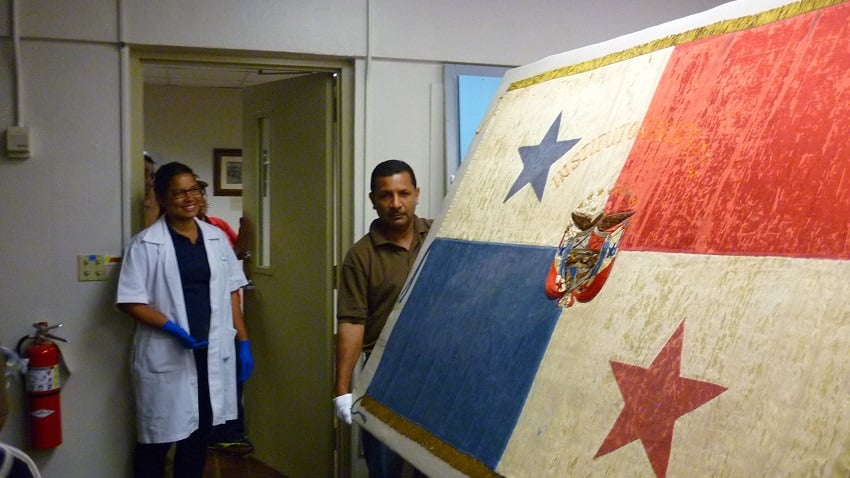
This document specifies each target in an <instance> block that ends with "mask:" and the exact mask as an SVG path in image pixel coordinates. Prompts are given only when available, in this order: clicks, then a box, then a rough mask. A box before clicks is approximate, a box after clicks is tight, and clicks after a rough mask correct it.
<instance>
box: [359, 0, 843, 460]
mask: <svg viewBox="0 0 850 478" xmlns="http://www.w3.org/2000/svg"><path fill="white" fill-rule="evenodd" d="M767 3H769V5H768V4H767ZM848 123H850V2H842V1H817V0H809V1H801V2H794V3H787V2H785V3H783V2H781V1H779V0H766V1H765V2H748V1H741V2H732V3H729V4H725V5H722V6H721V7H718V8H716V9H714V10H710V11H708V12H705V13H704V14H701V15H697V16H694V17H689V18H688V19H686V21H685V20H683V21H679V22H672V23H671V24H667V25H663V26H659V27H658V28H655V29H649V30H647V31H645V32H642V33H641V34H640V35H637V34H636V35H633V36H628V37H624V38H623V39H615V40H612V41H611V42H606V43H604V44H600V45H597V46H594V47H589V48H587V49H581V50H577V51H575V52H567V53H565V54H563V55H557V56H554V57H551V58H547V59H545V60H542V61H541V62H538V63H535V64H532V65H527V66H525V67H520V68H518V69H516V70H513V71H511V72H509V74H508V76H507V77H506V80H505V83H504V85H503V88H502V90H501V92H500V96H499V98H498V99H497V100H496V101H495V102H494V104H493V105H492V106H491V109H490V112H489V114H488V117H487V119H486V120H485V122H484V124H483V125H482V128H481V130H480V133H479V135H478V138H477V139H476V140H475V142H474V143H473V148H472V150H471V151H472V153H471V154H470V155H469V156H468V157H467V158H466V159H465V161H464V165H463V167H462V170H461V173H460V175H459V178H458V180H457V181H456V183H455V186H454V189H453V190H452V192H451V193H450V196H449V198H447V201H448V207H447V209H446V212H445V213H444V214H443V216H442V217H439V218H437V220H436V222H435V224H434V227H433V228H432V230H431V235H430V236H429V238H428V242H427V243H426V245H425V248H424V249H423V252H422V253H421V255H420V257H419V260H418V263H417V265H416V268H415V271H414V273H413V274H412V276H411V278H410V280H409V281H408V284H407V287H406V289H405V291H404V292H403V293H402V296H401V297H400V298H399V303H398V304H397V306H396V308H395V310H394V312H393V314H392V315H391V317H390V319H389V322H388V325H387V327H386V329H385V330H384V333H383V335H382V337H381V340H380V341H379V343H378V345H377V347H376V348H375V351H374V352H373V355H372V359H371V360H370V361H369V364H368V365H367V367H366V370H365V371H364V374H363V376H362V380H360V381H359V383H358V384H356V387H355V395H356V396H359V397H358V398H359V400H358V401H357V409H358V411H360V412H361V414H359V415H358V416H359V417H361V418H360V420H361V422H362V423H363V426H364V427H365V428H367V429H368V430H369V431H370V432H371V433H373V434H374V435H376V436H378V437H379V438H380V439H382V440H383V441H385V442H386V443H388V444H389V445H390V446H391V447H392V448H394V449H396V450H397V451H398V452H399V453H401V454H402V455H403V456H404V457H405V458H406V459H407V460H408V461H410V462H412V463H413V464H414V465H415V466H417V467H418V468H420V469H421V470H422V471H424V472H426V473H428V474H430V475H432V476H441V477H442V476H464V475H466V476H508V477H540V476H558V477H561V476H656V477H663V476H670V477H675V476H683V477H684V476H687V477H691V476H848V474H850V281H848V280H847V278H848V277H850V227H848V220H847V219H846V218H848V217H850V179H848V178H850V135H848V134H847V131H846V125H847V124H848Z"/></svg>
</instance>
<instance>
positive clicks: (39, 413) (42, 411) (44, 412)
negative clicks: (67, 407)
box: [32, 408, 56, 418]
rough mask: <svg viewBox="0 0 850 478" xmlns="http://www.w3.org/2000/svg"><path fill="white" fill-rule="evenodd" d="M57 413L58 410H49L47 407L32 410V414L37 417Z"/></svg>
mask: <svg viewBox="0 0 850 478" xmlns="http://www.w3.org/2000/svg"><path fill="white" fill-rule="evenodd" d="M54 413H56V410H48V409H46V408H41V409H39V410H35V411H33V412H32V416H34V417H35V418H44V417H48V416H50V415H53V414H54Z"/></svg>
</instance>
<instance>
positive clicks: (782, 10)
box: [508, 0, 847, 91]
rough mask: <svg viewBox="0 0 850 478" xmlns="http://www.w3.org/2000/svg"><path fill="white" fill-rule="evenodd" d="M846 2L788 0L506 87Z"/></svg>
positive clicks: (561, 74)
mask: <svg viewBox="0 0 850 478" xmlns="http://www.w3.org/2000/svg"><path fill="white" fill-rule="evenodd" d="M845 1H847V0H803V1H801V2H797V3H791V4H788V5H784V6H781V7H777V8H774V9H772V10H766V11H764V12H761V13H757V14H755V15H749V16H746V17H740V18H734V19H730V20H723V21H719V22H716V23H712V24H711V25H706V26H704V27H700V28H695V29H693V30H688V31H686V32H682V33H677V34H675V35H670V36H666V37H664V38H659V39H657V40H653V41H651V42H649V43H644V44H642V45H638V46H635V47H632V48H629V49H627V50H623V51H618V52H616V53H611V54H609V55H605V56H602V57H599V58H594V59H593V60H588V61H583V62H581V63H576V64H574V65H569V66H565V67H561V68H556V69H554V70H549V71H547V72H544V73H541V74H539V75H535V76H530V77H528V78H525V79H522V80H519V81H515V82H513V83H511V85H510V86H509V87H508V91H512V90H519V89H522V88H527V87H529V86H533V85H536V84H538V83H545V82H547V81H549V80H554V79H557V78H563V77H565V76H570V75H576V74H578V73H584V72H587V71H590V70H595V69H597V68H599V67H602V66H606V65H610V64H612V63H617V62H620V61H624V60H628V59H630V58H635V57H638V56H641V55H645V54H647V53H652V52H654V51H658V50H662V49H664V48H669V47H671V46H677V45H681V44H683V43H688V42H692V41H694V40H699V39H702V38H707V37H710V36H715V35H722V34H725V33H734V32H739V31H742V30H747V29H750V28H754V27H758V26H762V25H767V24H768V23H772V22H775V21H778V20H784V19H786V18H791V17H795V16H797V15H802V14H804V13H809V12H811V11H814V10H819V9H821V8H826V7H831V6H833V5H838V4H841V3H844V2H845Z"/></svg>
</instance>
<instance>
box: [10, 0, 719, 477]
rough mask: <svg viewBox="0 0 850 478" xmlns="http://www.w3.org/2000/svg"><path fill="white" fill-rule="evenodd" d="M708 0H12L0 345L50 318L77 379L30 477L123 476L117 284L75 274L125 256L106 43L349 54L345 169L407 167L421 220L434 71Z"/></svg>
mask: <svg viewBox="0 0 850 478" xmlns="http://www.w3.org/2000/svg"><path fill="white" fill-rule="evenodd" d="M10 1H11V0H0V35H2V37H0V122H2V124H0V129H2V130H5V129H6V128H7V127H8V126H9V125H12V124H13V122H14V119H15V114H14V104H15V103H14V102H15V96H14V94H13V93H14V89H13V87H12V82H13V78H14V74H13V71H12V65H13V62H12V61H11V42H10V40H9V38H8V35H9V31H10V29H9V11H10V9H9V5H10ZM719 3H720V2H719V1H711V0H669V1H664V2H661V1H652V2H650V1H644V2H636V1H634V0H620V1H615V0H575V1H563V0H529V1H524V2H495V1H491V0H476V1H467V2H450V1H449V0H434V1H428V2H423V1H421V0H416V1H414V0H404V1H401V0H374V1H367V0H312V1H309V2H304V1H297V0H288V1H284V0H215V1H213V0H180V1H175V0H120V1H119V0H114V1H112V0H18V4H19V7H20V10H21V12H20V19H21V25H20V31H21V34H22V37H23V39H22V48H21V53H22V55H21V60H22V65H23V82H22V94H23V96H22V103H23V111H22V113H23V120H24V122H25V123H26V124H28V125H29V126H30V127H31V128H32V131H33V135H32V136H33V152H34V154H33V157H32V158H31V159H29V160H26V161H21V162H14V161H10V160H8V159H7V158H6V157H5V154H4V153H0V224H2V227H0V277H2V278H0V285H2V287H0V342H2V343H3V344H4V345H13V344H14V342H15V341H16V340H17V339H18V338H19V337H21V336H22V335H24V334H26V333H28V332H29V331H30V328H31V326H30V324H32V323H33V322H36V321H41V320H46V321H48V322H51V323H56V322H64V324H65V327H64V328H63V330H62V335H63V336H65V337H67V338H69V339H70V340H71V343H69V344H68V345H66V346H64V348H63V350H64V351H65V355H66V358H67V359H68V361H69V363H70V365H71V367H72V371H73V376H72V377H71V380H70V381H69V383H68V384H67V386H66V388H65V390H64V391H63V394H62V399H63V406H64V410H63V411H64V419H63V423H64V431H65V443H64V444H63V445H62V446H60V447H59V448H57V449H56V450H54V451H52V452H38V453H33V456H34V458H35V459H36V462H37V463H38V465H39V467H40V468H41V469H42V471H43V475H44V476H46V477H48V478H51V477H56V478H58V477H72V478H73V477H95V478H96V477H104V478H106V477H109V478H114V477H122V476H129V463H130V450H131V448H132V444H133V441H134V438H133V420H132V416H131V410H132V405H131V396H130V392H129V390H130V388H129V380H128V373H127V367H128V365H127V358H126V355H127V350H128V347H129V342H130V335H131V328H132V324H131V320H130V319H128V318H126V317H124V316H122V315H120V314H118V313H117V312H116V311H114V310H113V308H112V307H111V302H112V300H113V297H114V288H115V280H114V278H113V279H112V280H111V281H109V282H77V280H76V275H77V272H76V255H77V254H80V253H107V254H115V255H118V254H120V253H121V246H122V244H121V242H122V235H121V222H122V217H121V214H122V212H121V211H122V204H121V198H122V193H121V186H122V180H123V179H122V163H121V158H122V155H123V154H124V153H123V151H122V143H121V141H122V135H124V134H126V132H124V131H122V130H121V126H120V125H121V118H122V110H121V104H122V103H121V91H122V88H125V87H126V85H122V82H121V75H120V72H121V52H120V49H119V41H124V42H128V43H133V44H150V45H174V46H189V47H204V48H217V49H219V48H220V49H238V50H254V51H258V52H263V51H266V52H276V53H279V52H291V53H300V54H315V55H334V56H341V57H352V58H356V59H358V60H359V61H358V62H357V64H358V65H361V66H363V65H368V66H369V68H368V72H366V73H365V78H366V80H365V84H362V83H361V84H358V85H357V87H356V89H357V91H358V92H359V93H360V95H359V96H358V98H357V102H358V106H357V109H358V111H362V112H363V115H362V117H365V119H366V124H365V125H363V124H361V125H358V126H357V131H365V136H363V137H358V138H355V145H356V146H361V145H362V146H363V147H364V152H363V153H362V154H358V155H357V156H356V157H357V158H359V159H358V161H359V164H356V165H355V168H356V169H357V170H359V171H360V172H361V173H362V172H364V171H368V170H370V169H371V167H372V165H374V164H376V163H377V162H379V161H381V160H384V159H388V158H393V157H397V158H401V159H406V160H409V162H410V163H411V164H412V165H413V166H414V168H415V169H416V170H417V173H418V176H419V181H420V186H422V187H423V191H425V192H426V194H424V195H423V204H422V206H421V209H420V211H421V212H422V213H423V215H426V216H433V215H435V214H438V213H439V208H440V206H439V204H438V202H439V199H438V198H437V197H436V196H438V195H439V191H441V186H436V185H435V183H436V182H437V181H442V177H443V176H442V165H441V161H442V153H441V152H440V144H441V141H442V130H441V129H440V128H439V127H437V126H438V125H439V122H440V121H441V120H442V117H441V115H442V108H441V107H440V105H439V101H435V99H439V92H440V91H441V88H442V85H441V84H440V82H441V81H442V80H441V74H442V68H441V67H442V62H444V61H451V62H468V63H485V64H499V65H518V64H523V63H526V62H530V61H533V60H536V59H538V58H541V57H543V56H546V55H550V54H553V53H556V52H560V51H564V50H569V49H572V48H576V47H579V46H582V45H586V44H589V43H593V42H596V41H599V40H603V39H606V38H610V37H613V36H616V35H619V34H623V33H626V32H630V31H634V30H638V29H641V28H644V27H646V26H650V25H652V24H656V23H660V22H662V21H666V20H669V19H672V18H676V17H679V16H682V15H685V14H688V13H693V12H697V11H700V10H703V9H706V8H708V7H711V6H713V5H716V4H719ZM370 12H371V15H370ZM370 16H371V22H370V21H368V20H367V19H368V18H369V17H370ZM367 25H370V26H371V31H368V30H367ZM367 58H369V59H370V60H367ZM363 73H364V72H363V71H361V72H360V74H359V75H358V78H364V76H363ZM2 144H5V143H2ZM162 148H163V149H165V146H163V147H162ZM360 178H362V175H361V176H360ZM355 191H356V197H355V198H353V200H354V201H355V203H356V207H357V210H358V219H359V220H358V223H357V224H355V230H356V232H357V233H358V234H359V233H361V232H362V231H363V229H364V224H365V223H367V222H368V220H370V219H371V217H372V214H373V213H372V211H371V209H370V208H369V207H368V204H367V202H366V201H365V194H364V193H363V192H364V188H363V185H362V184H359V185H357V187H356V188H355ZM429 192H430V193H429ZM11 394H12V395H13V396H14V400H13V404H12V415H11V416H10V419H9V423H7V425H6V426H5V427H4V429H3V430H2V432H0V440H3V441H5V442H9V443H12V444H14V445H18V446H21V447H26V439H25V432H24V425H23V421H22V420H23V418H22V413H23V410H22V403H21V399H20V394H21V391H20V384H15V385H14V386H13V389H12V390H11Z"/></svg>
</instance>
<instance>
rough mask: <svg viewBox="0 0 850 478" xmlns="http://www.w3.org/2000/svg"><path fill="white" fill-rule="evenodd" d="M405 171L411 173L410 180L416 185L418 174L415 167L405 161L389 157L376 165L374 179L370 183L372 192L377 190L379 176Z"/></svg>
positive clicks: (373, 172) (373, 171)
mask: <svg viewBox="0 0 850 478" xmlns="http://www.w3.org/2000/svg"><path fill="white" fill-rule="evenodd" d="M404 172H406V173H408V174H410V182H411V183H413V187H416V175H415V174H413V168H411V167H410V165H409V164H407V163H405V162H404V161H401V160H398V159H388V160H386V161H384V162H383V163H380V164H378V165H377V166H375V169H373V170H372V181H371V182H370V183H369V188H370V190H371V191H372V192H375V182H376V181H377V180H378V178H385V177H387V176H392V175H394V174H399V173H404Z"/></svg>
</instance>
